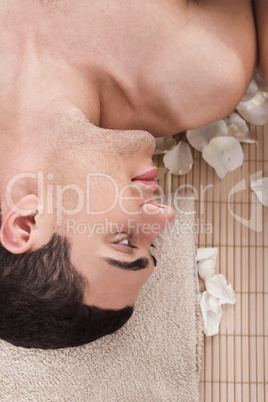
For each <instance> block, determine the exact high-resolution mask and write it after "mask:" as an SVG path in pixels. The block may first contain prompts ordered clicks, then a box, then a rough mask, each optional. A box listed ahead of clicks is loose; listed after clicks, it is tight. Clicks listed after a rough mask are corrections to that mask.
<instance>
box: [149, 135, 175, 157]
mask: <svg viewBox="0 0 268 402" xmlns="http://www.w3.org/2000/svg"><path fill="white" fill-rule="evenodd" d="M155 143H156V147H155V151H154V155H161V154H164V153H165V152H166V151H168V150H169V149H171V148H172V147H174V146H175V145H176V140H175V139H174V138H173V137H160V138H156V139H155Z"/></svg>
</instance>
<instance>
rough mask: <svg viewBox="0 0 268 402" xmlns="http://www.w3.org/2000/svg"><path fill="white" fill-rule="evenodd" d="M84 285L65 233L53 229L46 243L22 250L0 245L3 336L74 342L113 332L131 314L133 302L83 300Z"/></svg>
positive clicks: (44, 345)
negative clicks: (103, 305) (110, 306)
mask: <svg viewBox="0 0 268 402" xmlns="http://www.w3.org/2000/svg"><path fill="white" fill-rule="evenodd" d="M0 225H1V217H0ZM85 286H86V280H85V279H84V278H83V277H82V276H81V275H80V274H79V273H78V272H77V271H76V270H75V268H74V267H73V266H72V264H71V261H70V244H69V242H68V240H67V238H64V237H61V236H59V235H57V234H54V235H53V236H52V238H51V240H50V241H49V243H48V244H46V245H45V246H43V247H41V248H39V249H38V250H35V251H31V252H27V253H24V254H19V255H15V254H12V253H10V252H9V251H7V250H6V249H5V248H4V247H3V246H2V245H0V338H1V339H4V340H6V341H8V342H10V343H12V344H13V345H16V346H22V347H25V348H41V349H58V348H64V347H73V346H79V345H83V344H85V343H89V342H92V341H94V340H96V339H98V338H100V337H102V336H104V335H107V334H112V333H113V332H115V331H116V330H118V329H119V328H121V327H122V326H123V325H124V324H125V323H126V322H127V320H128V319H129V318H130V317H131V315H132V313H133V307H131V306H127V307H125V308H123V309H121V310H118V311H115V310H104V309H100V308H97V307H94V306H88V305H86V304H84V303H83V296H84V289H85Z"/></svg>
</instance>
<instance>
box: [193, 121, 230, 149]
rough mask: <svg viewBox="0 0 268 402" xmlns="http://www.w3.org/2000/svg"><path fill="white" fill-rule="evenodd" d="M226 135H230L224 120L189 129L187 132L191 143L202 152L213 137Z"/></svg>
mask: <svg viewBox="0 0 268 402" xmlns="http://www.w3.org/2000/svg"><path fill="white" fill-rule="evenodd" d="M224 135H228V128H227V125H226V123H225V121H224V120H219V121H216V122H214V123H210V124H207V125H205V126H202V127H200V128H197V129H195V130H188V131H187V133H186V136H187V140H188V141H189V143H190V144H191V145H192V147H194V148H195V149H197V151H200V152H202V150H203V148H204V146H205V145H207V144H208V143H209V141H210V140H211V138H213V137H218V136H224Z"/></svg>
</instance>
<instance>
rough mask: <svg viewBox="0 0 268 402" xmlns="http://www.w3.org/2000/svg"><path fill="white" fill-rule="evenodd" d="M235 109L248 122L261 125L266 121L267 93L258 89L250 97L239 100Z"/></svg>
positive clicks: (267, 120) (267, 121) (267, 115)
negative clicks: (245, 99) (246, 99)
mask: <svg viewBox="0 0 268 402" xmlns="http://www.w3.org/2000/svg"><path fill="white" fill-rule="evenodd" d="M236 109H237V110H238V112H239V113H240V114H241V116H242V117H244V119H245V120H247V121H248V122H249V123H251V124H255V125H260V126H263V125H264V124H266V123H268V93H266V92H262V91H258V92H257V93H256V94H255V96H254V97H253V98H252V99H250V100H248V101H242V102H240V103H239V105H238V106H237V108H236Z"/></svg>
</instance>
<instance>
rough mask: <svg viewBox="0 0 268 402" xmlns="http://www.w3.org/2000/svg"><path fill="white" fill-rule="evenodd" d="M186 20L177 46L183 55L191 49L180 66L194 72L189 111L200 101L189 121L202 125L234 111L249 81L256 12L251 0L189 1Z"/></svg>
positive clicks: (189, 85) (253, 60)
mask: <svg viewBox="0 0 268 402" xmlns="http://www.w3.org/2000/svg"><path fill="white" fill-rule="evenodd" d="M185 20H186V21H187V23H185V26H184V27H183V31H181V32H180V35H179V36H178V38H179V39H178V42H179V41H180V43H181V44H183V46H182V45H181V44H180V43H178V47H179V48H180V47H181V51H180V53H179V54H180V55H182V54H185V53H186V50H185V49H187V58H185V63H181V64H180V68H181V69H182V70H183V71H182V72H181V76H190V79H189V80H188V81H187V88H185V93H186V94H191V95H192V94H193V96H191V97H190V95H187V96H188V97H189V103H188V106H189V107H188V108H187V110H190V106H191V105H195V104H196V108H195V110H198V112H196V113H195V116H194V118H196V121H193V116H192V115H190V116H189V120H190V121H191V123H192V125H194V126H198V125H200V123H203V124H205V123H206V121H205V120H207V121H212V120H213V119H214V120H216V119H217V118H222V117H223V116H224V115H227V114H228V113H230V112H231V111H232V110H233V109H234V108H235V107H236V105H237V104H238V103H239V101H240V100H241V98H242V96H243V94H244V92H245V90H246V88H247V87H248V85H249V83H250V81H251V79H252V75H253V72H254V69H255V67H256V48H257V45H256V31H255V24H254V14H253V10H252V5H251V1H250V0H236V1H233V0H221V1H219V0H195V1H194V0H191V1H189V2H188V6H187V13H186V16H185ZM185 33H187V36H186V35H185ZM185 44H186V45H185ZM189 88H190V90H189ZM180 89H181V90H182V89H183V88H180ZM215 96H216V97H217V99H220V101H218V102H217V101H215ZM185 99H186V95H185V96H184V102H185ZM202 116H205V117H204V121H202V118H203V117H202ZM185 125H188V122H187V124H185Z"/></svg>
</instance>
